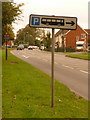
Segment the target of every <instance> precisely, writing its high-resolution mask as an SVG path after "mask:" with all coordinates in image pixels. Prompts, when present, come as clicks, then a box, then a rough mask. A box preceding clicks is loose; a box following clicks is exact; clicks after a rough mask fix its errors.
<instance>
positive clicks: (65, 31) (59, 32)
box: [55, 30, 69, 37]
mask: <svg viewBox="0 0 90 120" xmlns="http://www.w3.org/2000/svg"><path fill="white" fill-rule="evenodd" d="M68 31H69V30H59V31H58V32H57V33H56V34H55V37H57V36H58V35H60V34H66V33H67V32H68Z"/></svg>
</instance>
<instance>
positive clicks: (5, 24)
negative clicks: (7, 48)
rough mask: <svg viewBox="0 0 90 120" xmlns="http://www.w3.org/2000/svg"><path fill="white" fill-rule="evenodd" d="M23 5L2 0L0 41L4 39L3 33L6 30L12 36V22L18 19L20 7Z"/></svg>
mask: <svg viewBox="0 0 90 120" xmlns="http://www.w3.org/2000/svg"><path fill="white" fill-rule="evenodd" d="M23 5H24V4H18V5H17V4H16V3H12V2H2V40H3V41H2V43H3V42H4V41H5V40H4V35H5V34H6V32H8V34H10V36H12V37H14V35H13V34H14V33H13V28H12V23H13V22H15V21H16V20H18V19H20V14H21V13H22V11H21V10H20V7H21V6H23Z"/></svg>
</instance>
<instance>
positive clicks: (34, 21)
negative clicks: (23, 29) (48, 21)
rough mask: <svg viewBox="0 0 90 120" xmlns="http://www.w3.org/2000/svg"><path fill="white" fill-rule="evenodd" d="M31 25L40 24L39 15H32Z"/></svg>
mask: <svg viewBox="0 0 90 120" xmlns="http://www.w3.org/2000/svg"><path fill="white" fill-rule="evenodd" d="M32 25H40V17H32Z"/></svg>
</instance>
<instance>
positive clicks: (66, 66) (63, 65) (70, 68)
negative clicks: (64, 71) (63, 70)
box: [62, 65, 74, 69]
mask: <svg viewBox="0 0 90 120" xmlns="http://www.w3.org/2000/svg"><path fill="white" fill-rule="evenodd" d="M62 66H63V67H67V68H70V69H74V68H72V67H70V66H66V65H62Z"/></svg>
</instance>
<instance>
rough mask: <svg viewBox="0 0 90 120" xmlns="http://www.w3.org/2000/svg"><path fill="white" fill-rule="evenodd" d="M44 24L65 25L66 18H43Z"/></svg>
mask: <svg viewBox="0 0 90 120" xmlns="http://www.w3.org/2000/svg"><path fill="white" fill-rule="evenodd" d="M41 23H42V24H47V25H58V26H64V19H54V18H42V19H41Z"/></svg>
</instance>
